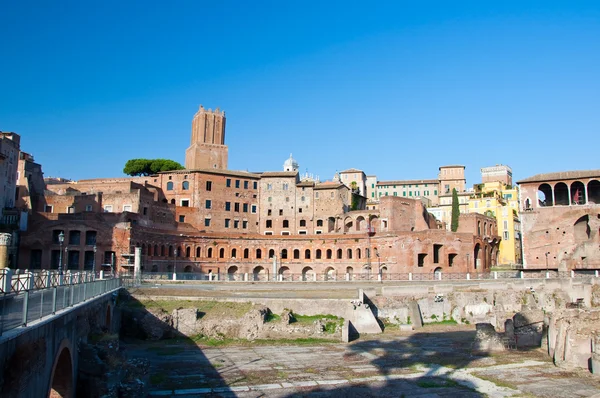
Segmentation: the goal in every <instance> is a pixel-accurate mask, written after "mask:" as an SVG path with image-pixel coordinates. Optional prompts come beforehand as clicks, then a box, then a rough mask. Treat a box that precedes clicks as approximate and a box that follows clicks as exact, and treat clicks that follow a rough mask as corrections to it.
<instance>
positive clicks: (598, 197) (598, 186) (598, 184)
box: [587, 180, 600, 204]
mask: <svg viewBox="0 0 600 398" xmlns="http://www.w3.org/2000/svg"><path fill="white" fill-rule="evenodd" d="M587 196H588V203H594V204H600V181H598V180H591V181H590V182H588V185H587Z"/></svg>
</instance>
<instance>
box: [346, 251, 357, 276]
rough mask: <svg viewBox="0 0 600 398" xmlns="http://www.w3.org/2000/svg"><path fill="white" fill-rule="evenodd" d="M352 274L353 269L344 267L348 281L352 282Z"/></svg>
mask: <svg viewBox="0 0 600 398" xmlns="http://www.w3.org/2000/svg"><path fill="white" fill-rule="evenodd" d="M359 250H360V249H359ZM353 273H354V268H352V267H346V275H348V280H349V281H351V280H352V274H353Z"/></svg>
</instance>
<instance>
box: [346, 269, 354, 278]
mask: <svg viewBox="0 0 600 398" xmlns="http://www.w3.org/2000/svg"><path fill="white" fill-rule="evenodd" d="M346 273H347V274H350V279H352V274H353V273H354V268H352V267H346Z"/></svg>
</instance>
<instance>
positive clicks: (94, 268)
mask: <svg viewBox="0 0 600 398" xmlns="http://www.w3.org/2000/svg"><path fill="white" fill-rule="evenodd" d="M96 250H97V248H96V245H94V257H93V258H92V271H96Z"/></svg>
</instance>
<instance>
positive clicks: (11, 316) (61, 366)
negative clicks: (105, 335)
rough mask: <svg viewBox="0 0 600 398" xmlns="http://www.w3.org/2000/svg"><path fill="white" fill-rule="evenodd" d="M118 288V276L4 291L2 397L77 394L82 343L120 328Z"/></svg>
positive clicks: (0, 348)
mask: <svg viewBox="0 0 600 398" xmlns="http://www.w3.org/2000/svg"><path fill="white" fill-rule="evenodd" d="M61 278H62V276H61ZM120 287H121V280H120V279H101V280H85V281H79V283H66V282H65V281H64V280H59V282H58V283H57V284H55V285H54V286H46V287H43V288H41V289H40V288H38V289H35V288H32V289H30V290H25V291H18V292H15V291H14V289H13V290H12V291H10V289H9V290H8V293H6V292H2V294H3V295H2V297H1V298H0V300H1V301H0V305H1V311H2V312H1V317H0V319H1V321H2V324H1V325H2V326H1V327H0V331H1V332H2V335H1V336H0V366H1V369H3V371H2V373H1V375H2V376H1V378H0V396H2V397H7V398H9V397H10V398H12V397H15V398H17V397H19V398H21V397H23V398H25V397H31V398H39V397H52V398H56V397H69V398H70V397H74V396H75V387H76V382H77V370H78V349H77V346H78V343H79V342H80V341H87V338H88V335H90V333H93V332H94V331H95V330H97V331H99V332H100V331H102V332H109V333H110V332H115V333H116V332H117V331H118V328H119V323H120V319H119V318H120V317H119V316H118V314H115V303H116V298H117V293H118V290H119V289H120ZM15 323H17V324H18V325H15Z"/></svg>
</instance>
